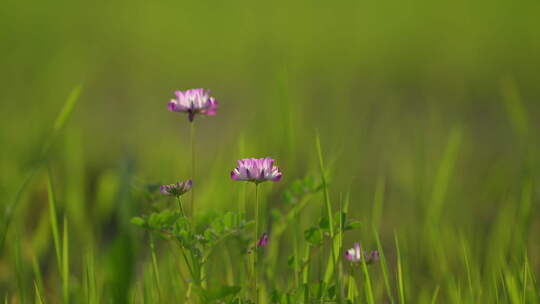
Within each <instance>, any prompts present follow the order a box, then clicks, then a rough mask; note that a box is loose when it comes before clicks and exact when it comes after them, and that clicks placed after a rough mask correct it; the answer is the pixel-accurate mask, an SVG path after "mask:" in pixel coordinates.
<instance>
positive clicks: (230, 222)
mask: <svg viewBox="0 0 540 304" xmlns="http://www.w3.org/2000/svg"><path fill="white" fill-rule="evenodd" d="M223 224H224V225H225V229H233V228H234V227H236V214H234V213H232V212H227V213H226V214H225V215H224V216H223Z"/></svg>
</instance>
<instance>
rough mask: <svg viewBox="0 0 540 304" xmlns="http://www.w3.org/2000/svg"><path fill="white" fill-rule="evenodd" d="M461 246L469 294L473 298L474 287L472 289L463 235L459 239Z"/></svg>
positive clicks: (469, 266)
mask: <svg viewBox="0 0 540 304" xmlns="http://www.w3.org/2000/svg"><path fill="white" fill-rule="evenodd" d="M461 248H462V250H463V259H464V260H465V269H466V270H467V282H468V285H469V296H470V297H471V299H474V289H473V283H472V274H471V265H470V262H469V253H468V249H467V245H466V244H465V239H464V238H463V237H462V239H461Z"/></svg>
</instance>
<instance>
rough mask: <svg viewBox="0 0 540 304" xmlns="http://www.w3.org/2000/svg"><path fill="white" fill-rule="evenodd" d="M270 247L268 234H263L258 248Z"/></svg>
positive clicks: (258, 242)
mask: <svg viewBox="0 0 540 304" xmlns="http://www.w3.org/2000/svg"><path fill="white" fill-rule="evenodd" d="M267 245H268V233H266V232H265V233H263V234H262V235H261V237H260V238H259V240H258V241H257V247H266V246H267Z"/></svg>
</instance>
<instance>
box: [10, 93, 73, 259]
mask: <svg viewBox="0 0 540 304" xmlns="http://www.w3.org/2000/svg"><path fill="white" fill-rule="evenodd" d="M80 92H81V86H78V87H76V88H74V89H73V90H72V91H71V93H70V95H69V97H68V98H67V100H66V101H65V102H64V106H63V107H62V110H61V111H60V113H59V114H58V116H57V117H56V120H55V122H54V125H53V130H52V133H51V134H50V135H49V137H48V138H47V139H46V141H45V143H44V144H43V147H42V150H41V154H40V156H39V158H38V159H39V160H40V161H43V160H45V159H46V158H47V156H48V153H49V150H50V148H51V146H52V144H53V143H54V140H55V139H56V137H58V134H59V133H60V131H61V130H62V129H63V128H64V126H65V124H66V122H67V120H68V118H69V116H70V115H71V113H72V112H73V108H74V107H75V104H76V102H77V100H78V99H79V95H80ZM40 165H41V162H38V164H37V165H35V166H33V167H32V168H31V169H30V171H29V172H28V174H27V175H26V177H25V178H24V180H23V182H22V183H21V185H20V186H19V188H18V190H17V192H16V193H15V197H14V198H13V200H12V201H11V202H9V203H8V204H7V207H6V208H5V210H4V213H3V214H2V221H1V223H2V224H0V225H1V226H0V252H2V251H3V249H4V245H5V241H6V235H7V232H8V229H9V226H10V224H11V221H12V219H13V214H14V212H15V208H16V207H17V205H18V204H19V200H20V199H21V197H22V195H23V193H24V191H25V189H26V187H27V186H28V184H30V182H31V181H32V179H33V177H34V175H35V174H36V173H37V171H38V169H39V167H40Z"/></svg>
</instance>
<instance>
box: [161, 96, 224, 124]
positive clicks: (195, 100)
mask: <svg viewBox="0 0 540 304" xmlns="http://www.w3.org/2000/svg"><path fill="white" fill-rule="evenodd" d="M175 94H176V99H171V101H169V104H168V109H169V111H171V112H185V113H188V115H189V121H190V122H191V121H193V119H194V118H195V114H202V115H210V116H213V115H216V112H217V106H218V102H217V101H216V100H215V99H214V97H211V96H210V91H208V90H205V89H191V90H187V91H185V92H182V91H176V92H175Z"/></svg>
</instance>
